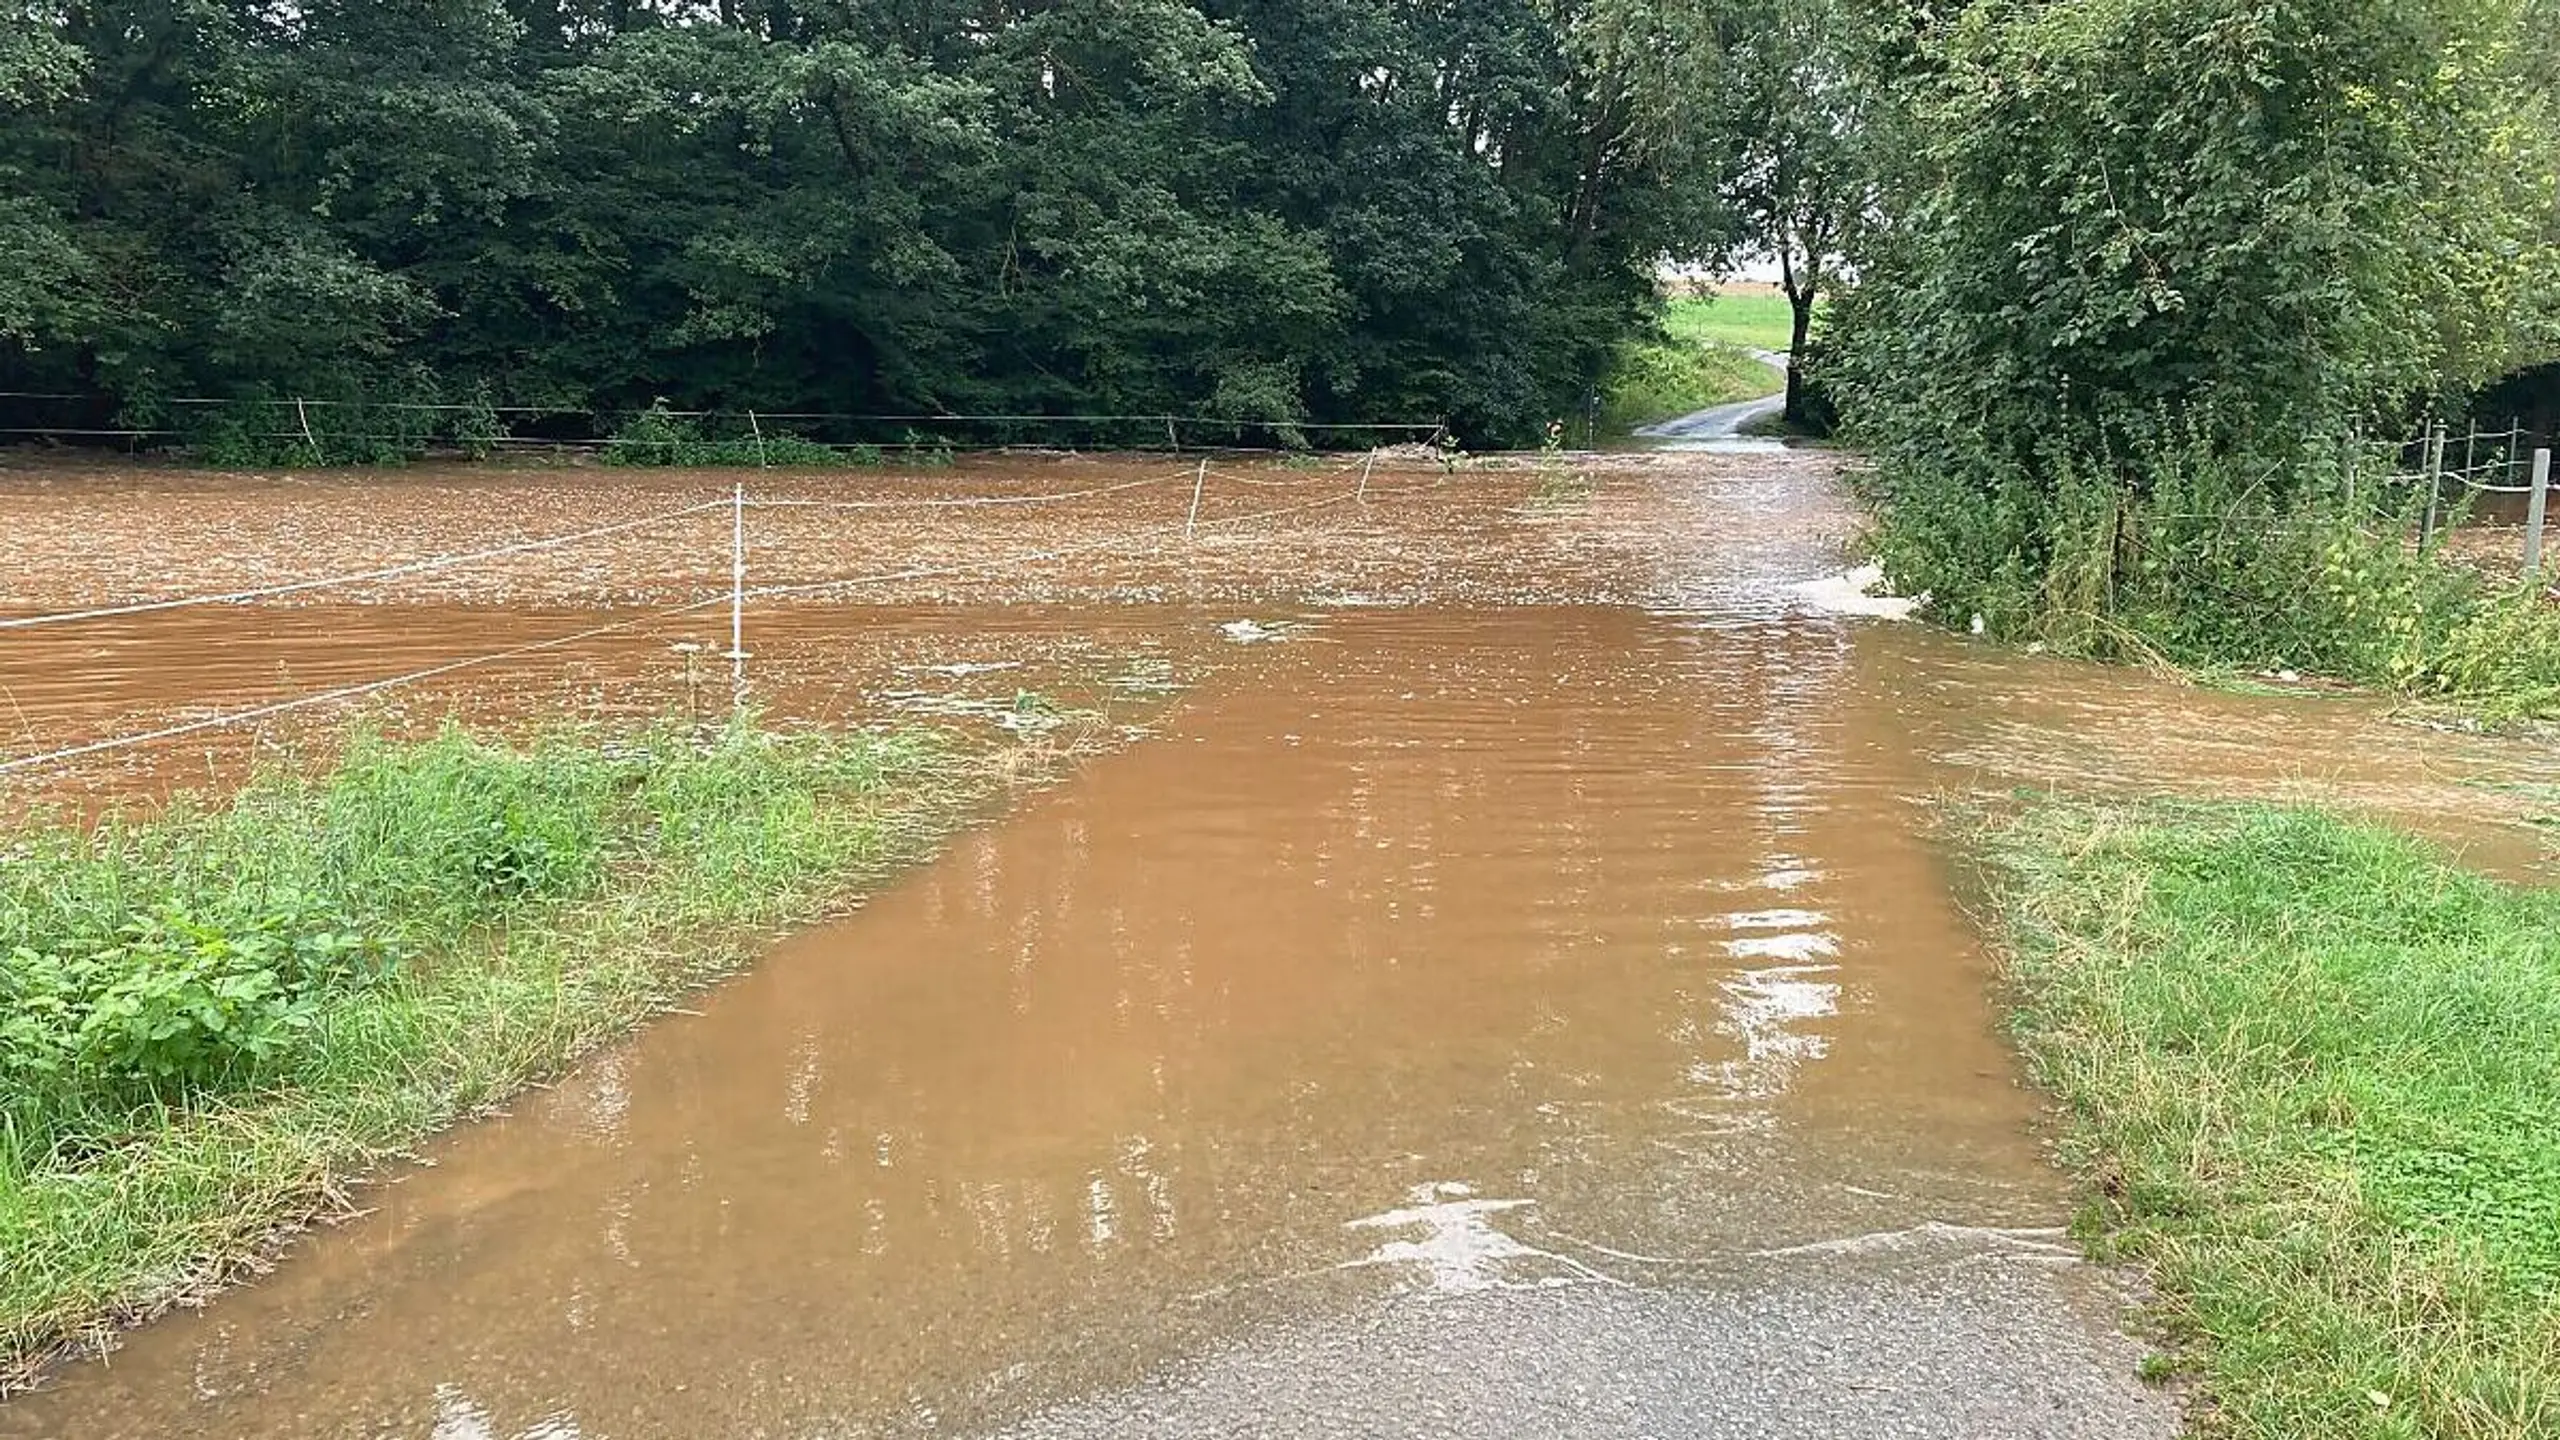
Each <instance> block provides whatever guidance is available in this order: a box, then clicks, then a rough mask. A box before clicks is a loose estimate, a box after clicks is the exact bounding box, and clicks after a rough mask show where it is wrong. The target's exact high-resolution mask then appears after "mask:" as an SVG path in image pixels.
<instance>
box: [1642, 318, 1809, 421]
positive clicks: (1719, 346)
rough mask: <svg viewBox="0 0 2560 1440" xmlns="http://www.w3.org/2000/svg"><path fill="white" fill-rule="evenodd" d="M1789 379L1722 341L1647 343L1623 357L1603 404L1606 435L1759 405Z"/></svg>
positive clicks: (1647, 341)
mask: <svg viewBox="0 0 2560 1440" xmlns="http://www.w3.org/2000/svg"><path fill="white" fill-rule="evenodd" d="M1786 385H1787V377H1786V375H1785V374H1784V373H1783V372H1781V371H1779V370H1777V369H1776V368H1774V367H1772V366H1769V365H1764V364H1762V363H1760V361H1758V360H1756V359H1754V358H1752V356H1750V355H1749V354H1747V353H1746V352H1744V351H1742V350H1741V349H1738V348H1736V347H1734V346H1732V345H1727V344H1723V343H1721V342H1717V341H1694V340H1681V339H1669V340H1643V341H1636V342H1634V343H1632V344H1630V345H1628V346H1627V347H1626V349H1624V350H1623V351H1621V352H1620V354H1619V357H1618V368H1617V370H1616V371H1615V373H1613V374H1612V375H1611V376H1610V377H1609V386H1608V389H1607V391H1606V392H1605V393H1604V394H1603V395H1602V396H1601V400H1600V428H1601V431H1602V433H1604V434H1611V435H1624V434H1626V433H1627V432H1628V431H1631V430H1633V429H1635V428H1636V427H1637V426H1639V425H1651V424H1653V423H1654V422H1656V421H1659V420H1669V419H1673V418H1675V417H1677V416H1681V415H1686V414H1688V413H1690V412H1691V411H1693V410H1704V409H1706V408H1707V407H1708V406H1710V405H1730V404H1732V403H1734V402H1735V401H1738V400H1756V399H1758V398H1760V397H1761V396H1763V395H1774V394H1776V393H1778V392H1779V391H1781V390H1783V389H1785V388H1786Z"/></svg>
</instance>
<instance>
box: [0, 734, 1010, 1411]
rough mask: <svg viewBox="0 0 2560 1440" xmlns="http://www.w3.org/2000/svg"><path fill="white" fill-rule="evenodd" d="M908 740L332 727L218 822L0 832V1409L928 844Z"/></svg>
mask: <svg viewBox="0 0 2560 1440" xmlns="http://www.w3.org/2000/svg"><path fill="white" fill-rule="evenodd" d="M1008 757H1011V758H1013V759H1019V758H1021V757H1020V756H1019V755H1018V754H1016V752H999V753H997V754H994V755H989V754H985V753H975V754H973V753H966V752H963V751H961V750H958V749H956V748H954V743H953V742H951V741H949V740H947V739H946V738H944V737H943V735H942V734H941V732H938V731H931V730H920V729H906V730H885V731H818V732H807V733H789V734H785V733H778V732H776V731H773V730H770V729H766V728H762V727H759V726H758V725H756V724H754V723H752V722H751V721H747V720H741V721H738V722H735V723H733V724H730V725H729V726H727V727H726V728H723V729H717V730H713V731H710V732H708V733H703V732H696V731H692V730H686V729H680V728H677V727H673V726H670V727H666V728H660V729H652V730H648V731H645V732H642V733H637V734H628V733H606V732H601V731H595V730H588V729H568V730H561V731H558V732H556V733H553V734H551V735H548V736H546V737H543V738H541V739H538V740H535V741H532V742H530V743H528V744H523V745H509V744H503V743H499V742H496V741H492V740H486V739H478V738H474V737H472V736H470V735H467V734H464V733H461V732H459V731H448V732H446V733H444V734H441V735H439V736H437V737H435V738H432V739H427V740H423V741H405V742H404V741H394V740H389V739H383V738H379V737H376V736H372V735H369V734H365V733H359V734H357V735H356V736H355V737H354V738H353V740H352V741H351V742H350V743H349V744H348V746H347V747H346V750H345V753H344V755H343V758H342V759H341V760H339V761H338V762H337V763H336V764H335V765H333V766H330V767H328V768H326V769H325V770H322V771H319V772H317V773H308V774H306V773H305V772H304V771H303V770H301V769H298V768H295V767H293V766H291V765H285V764H277V765H273V766H270V767H268V768H266V769H264V770H262V771H261V772H260V773H259V774H258V775H257V777H256V778H255V779H253V780H252V781H251V782H250V783H249V784H248V785H247V786H246V787H245V788H243V789H242V790H240V791H239V792H238V793H237V794H236V795H235V796H233V797H232V798H230V799H227V800H224V801H221V802H219V803H215V802H196V801H182V802H181V803H179V804H177V805H176V806H175V807H174V808H172V809H170V810H169V811H167V812H166V813H164V814H161V815H159V816H157V817H155V818H151V819H147V820H139V821H127V820H119V819H110V820H108V821H106V822H104V823H101V824H99V825H97V826H95V827H81V826H76V825H72V824H68V823H61V822H55V821H48V820H43V819H37V820H34V821H30V822H27V823H25V824H23V825H21V826H19V827H18V828H16V829H14V830H13V831H11V832H9V833H8V834H7V835H6V837H5V839H0V1393H5V1391H6V1389H7V1388H8V1385H9V1382H10V1381H11V1378H12V1377H13V1375H14V1376H16V1377H19V1378H23V1377H24V1376H25V1375H26V1374H28V1373H30V1370H31V1367H33V1366H34V1365H36V1364H38V1363H40V1362H41V1361H42V1359H43V1358H44V1357H45V1356H46V1355H48V1354H49V1353H52V1352H54V1351H56V1350H58V1349H60V1348H62V1347H64V1346H66V1345H70V1346H76V1345H77V1344H78V1343H80V1341H81V1340H82V1339H83V1338H84V1337H87V1336H92V1335H94V1334H95V1333H96V1332H98V1331H99V1330H101V1329H102V1328H106V1327H112V1326H114V1325H116V1324H118V1323H120V1322H122V1321H125V1320H128V1319H131V1318H135V1317H139V1316H143V1315H147V1314H149V1313H151V1312H152V1311H154V1310H155V1309H157V1308H160V1307H162V1306H164V1305H166V1304H168V1303H170V1302H172V1301H174V1300H176V1299H180V1298H184V1297H185V1296H186V1295H188V1294H190V1293H192V1292H195V1291H197V1290H200V1289H202V1288H205V1287H206V1286H208V1285H210V1284H213V1283H218V1282H219V1280H220V1279H221V1278H222V1277H223V1276H225V1275H226V1274H227V1273H228V1272H229V1271H230V1269H231V1267H232V1266H233V1265H235V1264H236V1263H237V1262H239V1261H240V1260H241V1259H243V1258H244V1257H245V1256H248V1255H250V1254H253V1253H254V1252H256V1251H257V1250H258V1249H259V1248H260V1247H262V1246H263V1245H266V1244H268V1243H270V1242H271V1240H272V1239H273V1237H275V1236H276V1235H278V1234H279V1233H282V1232H286V1231H289V1230H290V1229H291V1228H293V1227H295V1226H296V1225H298V1224H301V1223H304V1222H306V1221H308V1220H309V1219H311V1218H313V1217H315V1216H320V1215H325V1214H327V1213H329V1212H330V1211H331V1210H332V1209H333V1208H336V1207H339V1206H342V1205H343V1203H344V1202H343V1196H342V1188H341V1187H343V1186H344V1185H345V1184H346V1183H347V1182H348V1181H349V1180H351V1179H352V1178H354V1177H356V1176H359V1175H361V1174H363V1173H364V1172H366V1171H367V1170H369V1169H371V1168H373V1167H375V1166H377V1165H378V1164H380V1163H381V1162H382V1161H383V1160H385V1159H386V1158H387V1157H389V1156H392V1155H394V1154H396V1153H398V1152H399V1151H400V1150H401V1149H402V1148H403V1147H405V1146H408V1145H410V1144H413V1143H415V1142H416V1141H417V1140H419V1139H420V1138H421V1137H423V1136H425V1135H426V1134H428V1133H430V1132H431V1131H433V1130H435V1129H437V1128H438V1127H440V1126H443V1125H445V1124H447V1123H448V1122H450V1121H452V1120H454V1119H456V1118H457V1117H460V1116H464V1115H468V1114H470V1113H472V1112H474V1111H476V1110H479V1109H481V1108H483V1107H486V1106H488V1105H491V1104H494V1103H496V1102H497V1101H500V1100H502V1099H504V1098H505V1097H506V1096H508V1095H509V1094H511V1093H513V1092H515V1091H516V1090H518V1089H519V1088H521V1087H522V1086H524V1085H525V1084H527V1083H528V1082H530V1081H533V1080H535V1079H538V1078H540V1077H542V1076H545V1075H548V1074H552V1073H556V1072H557V1071H559V1070H560V1069H561V1068H563V1067H564V1066H565V1065H566V1064H567V1063H568V1062H569V1061H571V1060H573V1059H575V1058H576V1057H577V1056H578V1055H580V1054H581V1053H583V1052H585V1051H586V1050H588V1049H590V1048H591V1047H593V1046H595V1045H597V1044H599V1043H601V1042H602V1041H604V1040H606V1039H607V1038H610V1037H612V1036H614V1035H617V1034H619V1033H621V1032H622V1031H623V1030H625V1029H627V1028H628V1027H629V1026H630V1025H631V1024H632V1023H633V1022H635V1021H637V1020H638V1019H640V1018H641V1017H642V1016H644V1015H645V1014H647V1013H649V1012H650V1011H652V1010H654V1009H657V1008H659V1007H661V1006H663V1005H665V1004H667V1003H669V1002H670V1001H671V1000H673V999H674V998H675V997H676V996H678V995H680V994H682V993H683V992H684V991H686V990H687V989H689V988H691V987H693V986H696V985H699V984H701V983H702V982H704V981H705V980H707V979H710V978H712V977H713V976H716V975H718V974H720V973H722V972H723V971H725V970H727V969H728V968H730V967H732V966H733V965H735V964H737V963H739V962H740V961H742V960H743V959H744V958H745V957H746V955H747V954H748V953H749V951H750V949H751V948H752V945H753V943H754V941H755V940H756V938H757V937H758V936H759V934H760V933H762V932H764V931H765V930H767V929H768V928H769V927H772V926H775V925H778V924H781V923H785V922H789V921H794V920H803V919H807V918H810V917H812V916H814V915H816V914H818V913H821V912H822V911H824V910H825V909H826V908H827V907H828V906H830V905H831V904H833V903H835V902H838V901H840V900H841V899H843V898H844V897H845V895H846V892H847V890H848V888H849V887H852V886H856V885H859V884H861V883H863V882H864V881H865V880H866V879H868V878H871V877H875V876H877V875H878V874H879V873H880V872H881V870H882V868H883V867H884V866H886V865H888V864H889V863H891V862H893V861H895V860H897V859H899V858H901V857H902V856H905V855H907V854H909V853H910V852H912V851H914V850H915V849H916V848H917V847H918V846H919V845H921V844H922V843H923V842H925V841H926V840H928V839H929V838H930V837H931V836H932V835H934V834H935V833H937V831H938V830H939V829H940V828H942V827H945V826H947V825H949V824H950V823H953V821H954V820H955V819H956V818H957V817H958V816H959V815H960V814H961V812H962V811H963V810H964V809H965V808H966V807H968V806H969V805H971V804H973V803H976V802H978V801H980V800H981V799H982V798H983V797H985V796H986V795H987V794H988V793H989V791H990V790H991V788H992V787H993V785H994V783H995V781H996V779H997V777H998V776H999V774H1000V773H1001V771H1002V770H1003V768H1004V766H1005V765H1006V763H1008Z"/></svg>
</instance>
